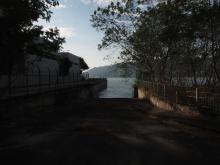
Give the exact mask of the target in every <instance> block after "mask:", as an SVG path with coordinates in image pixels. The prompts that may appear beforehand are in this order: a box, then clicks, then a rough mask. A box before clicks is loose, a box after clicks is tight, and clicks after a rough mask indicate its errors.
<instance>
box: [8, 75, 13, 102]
mask: <svg viewBox="0 0 220 165" xmlns="http://www.w3.org/2000/svg"><path fill="white" fill-rule="evenodd" d="M11 88H12V86H11V74H8V91H9V98H11V94H12V89H11Z"/></svg>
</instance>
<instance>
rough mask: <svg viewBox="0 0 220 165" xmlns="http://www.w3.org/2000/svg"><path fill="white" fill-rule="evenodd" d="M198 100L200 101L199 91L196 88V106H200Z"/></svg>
mask: <svg viewBox="0 0 220 165" xmlns="http://www.w3.org/2000/svg"><path fill="white" fill-rule="evenodd" d="M198 99H199V90H198V88H196V104H198Z"/></svg>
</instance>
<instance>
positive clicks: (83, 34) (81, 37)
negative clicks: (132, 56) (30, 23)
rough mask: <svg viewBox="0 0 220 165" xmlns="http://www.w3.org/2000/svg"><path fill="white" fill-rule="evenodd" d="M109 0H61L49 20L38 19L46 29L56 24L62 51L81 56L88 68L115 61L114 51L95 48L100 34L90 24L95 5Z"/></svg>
mask: <svg viewBox="0 0 220 165" xmlns="http://www.w3.org/2000/svg"><path fill="white" fill-rule="evenodd" d="M110 1H111V0H60V1H59V2H60V5H59V6H57V7H55V8H53V9H52V11H53V15H52V17H51V20H50V22H46V21H44V20H39V22H38V23H39V24H40V25H43V26H44V27H45V29H47V28H51V27H58V29H60V34H61V36H62V37H65V38H66V43H64V44H63V51H68V52H70V53H73V54H75V55H77V56H80V57H83V58H84V59H85V61H86V62H87V64H88V65H89V67H90V68H93V67H97V66H104V65H110V64H113V63H115V62H116V57H117V55H118V54H119V53H118V51H117V50H113V49H109V50H102V51H100V50H98V44H99V43H101V39H102V36H103V34H102V33H101V32H97V31H96V29H95V28H93V27H92V26H91V22H90V18H91V14H92V13H93V12H94V10H95V9H96V8H97V6H100V5H101V6H103V5H107V4H108V3H109V2H110Z"/></svg>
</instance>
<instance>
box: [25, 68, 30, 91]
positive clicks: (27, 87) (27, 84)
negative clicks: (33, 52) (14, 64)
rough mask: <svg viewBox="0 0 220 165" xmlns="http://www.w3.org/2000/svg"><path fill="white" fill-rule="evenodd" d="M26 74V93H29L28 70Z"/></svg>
mask: <svg viewBox="0 0 220 165" xmlns="http://www.w3.org/2000/svg"><path fill="white" fill-rule="evenodd" d="M25 76H26V92H27V93H26V94H27V95H29V82H28V72H27V73H26V74H25Z"/></svg>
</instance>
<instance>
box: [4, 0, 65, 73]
mask: <svg viewBox="0 0 220 165" xmlns="http://www.w3.org/2000/svg"><path fill="white" fill-rule="evenodd" d="M56 5H59V3H58V1H57V0H22V1H21V0H6V1H0V24H1V26H0V36H1V40H0V48H1V55H0V75H2V74H11V72H12V70H13V71H14V70H15V68H14V67H15V66H17V65H18V64H19V65H20V64H23V67H24V61H25V59H26V58H27V55H28V54H37V55H43V54H44V53H46V52H49V51H58V50H59V49H60V48H61V44H62V43H63V42H64V41H65V40H64V38H61V37H60V36H59V31H58V29H50V30H48V31H44V30H43V27H41V26H37V25H34V24H33V23H34V22H35V21H37V20H38V19H39V18H41V19H44V20H46V21H49V20H50V18H51V14H52V12H51V10H50V8H51V7H53V6H56ZM40 41H41V42H40ZM13 68H14V69H13Z"/></svg>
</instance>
